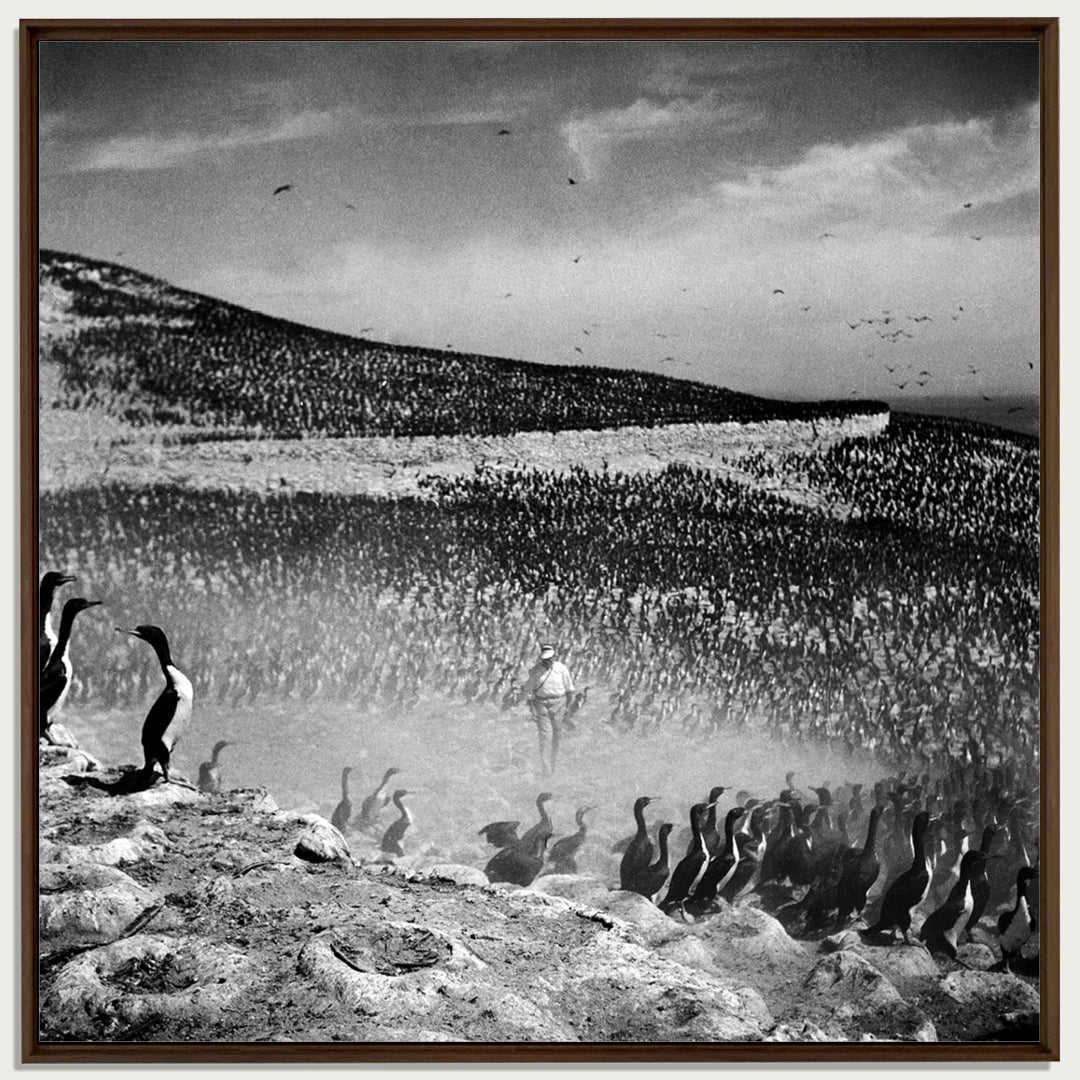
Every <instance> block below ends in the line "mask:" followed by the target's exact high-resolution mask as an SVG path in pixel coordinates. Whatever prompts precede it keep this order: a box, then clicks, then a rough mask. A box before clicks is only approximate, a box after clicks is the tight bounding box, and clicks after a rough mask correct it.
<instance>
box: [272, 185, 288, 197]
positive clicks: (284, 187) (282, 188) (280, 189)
mask: <svg viewBox="0 0 1080 1080" xmlns="http://www.w3.org/2000/svg"><path fill="white" fill-rule="evenodd" d="M283 191H292V184H281V185H280V186H279V187H276V188H274V194H275V195H280V194H281V193H282V192H283Z"/></svg>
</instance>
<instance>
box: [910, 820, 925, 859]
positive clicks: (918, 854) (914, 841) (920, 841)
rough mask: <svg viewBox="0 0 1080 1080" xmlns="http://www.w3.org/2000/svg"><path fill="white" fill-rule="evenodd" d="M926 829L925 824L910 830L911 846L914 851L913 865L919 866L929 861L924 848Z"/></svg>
mask: <svg viewBox="0 0 1080 1080" xmlns="http://www.w3.org/2000/svg"><path fill="white" fill-rule="evenodd" d="M926 834H927V829H926V826H923V827H922V828H919V827H916V828H914V829H912V832H911V847H912V851H913V852H914V860H913V865H916V866H921V865H923V864H924V863H926V862H928V861H929V856H928V854H927V850H926V843H927V835H926Z"/></svg>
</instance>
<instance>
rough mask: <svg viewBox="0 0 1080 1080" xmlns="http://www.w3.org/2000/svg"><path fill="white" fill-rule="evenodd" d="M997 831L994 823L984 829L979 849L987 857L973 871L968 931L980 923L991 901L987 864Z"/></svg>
mask: <svg viewBox="0 0 1080 1080" xmlns="http://www.w3.org/2000/svg"><path fill="white" fill-rule="evenodd" d="M997 833H998V827H997V826H996V825H994V824H990V825H987V826H986V827H985V828H984V829H983V834H982V840H981V841H980V843H979V851H981V852H982V854H983V855H985V856H987V858H986V859H984V860H983V861H982V862H978V863H976V864H975V866H974V867H973V868H972V871H971V916H970V918H969V919H968V921H967V925H966V926H965V927H964V929H965V930H967V931H968V933H970V932H971V931H972V930H974V929H975V927H976V926H978V925H979V920H980V919H981V918H982V917H983V912H985V911H986V905H987V904H988V903H989V902H990V879H989V878H988V877H987V875H986V864H987V862H989V856H990V849H991V847H992V846H993V843H994V838H995V837H996V836H997Z"/></svg>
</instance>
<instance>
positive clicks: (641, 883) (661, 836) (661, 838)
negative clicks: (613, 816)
mask: <svg viewBox="0 0 1080 1080" xmlns="http://www.w3.org/2000/svg"><path fill="white" fill-rule="evenodd" d="M674 828H675V826H674V825H672V823H671V822H670V821H665V822H664V824H663V825H661V826H660V828H659V830H658V831H657V834H656V844H657V847H658V848H659V849H660V854H659V855H658V856H657V859H656V862H654V863H652V865H650V866H646V867H645V869H644V870H642V871H641V873H640V874H638V876H637V877H636V878H634V880H633V881H632V882H631V883H630V891H631V892H636V893H639V894H640V895H641V896H644V897H645V898H646V899H648V900H652V898H653V897H654V896H656V894H657V893H658V892H659V891H660V890H661V889H662V888H663V887H664V884H665V883H666V882H667V879H668V874H669V873H670V872H671V867H670V866H669V865H668V834H669V833H670V832H671V830H672V829H674Z"/></svg>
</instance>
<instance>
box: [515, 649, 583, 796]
mask: <svg viewBox="0 0 1080 1080" xmlns="http://www.w3.org/2000/svg"><path fill="white" fill-rule="evenodd" d="M523 691H524V694H525V698H526V700H527V701H528V702H529V710H530V712H531V713H532V718H533V722H534V723H535V724H536V732H537V735H538V736H539V739H540V769H541V773H542V774H543V775H544V776H547V775H548V774H549V773H553V772H554V771H555V762H556V759H557V758H558V756H559V741H560V739H561V737H562V729H563V723H564V722H565V720H566V709H567V706H568V705H569V704H570V695H571V694H573V692H574V680H573V679H572V678H571V677H570V669H569V668H568V667H567V666H566V665H565V664H563V663H561V662H560V661H558V660H556V659H555V646H554V645H552V644H550V643H547V642H544V643H542V644H541V645H540V659H539V660H538V661H537V662H536V663H535V664H534V665H533V666H532V669H531V670H530V671H529V677H528V679H526V680H525V686H524V687H523Z"/></svg>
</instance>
